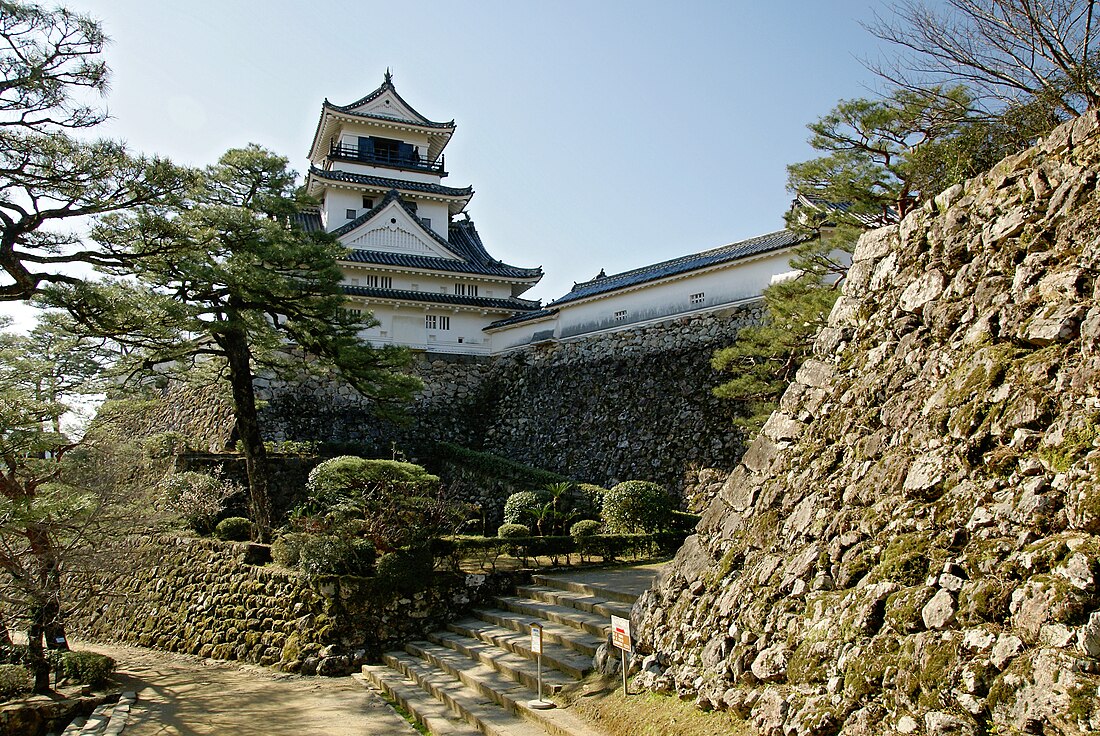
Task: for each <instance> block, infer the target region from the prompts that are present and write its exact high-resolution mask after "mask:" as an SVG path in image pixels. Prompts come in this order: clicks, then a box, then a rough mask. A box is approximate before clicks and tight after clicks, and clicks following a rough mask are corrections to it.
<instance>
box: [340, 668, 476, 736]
mask: <svg viewBox="0 0 1100 736" xmlns="http://www.w3.org/2000/svg"><path fill="white" fill-rule="evenodd" d="M352 677H353V678H354V679H355V680H357V681H358V682H360V683H362V684H364V685H368V686H370V687H373V688H377V689H378V690H381V691H382V692H383V693H385V695H386V697H387V698H389V699H390V700H392V701H394V702H396V703H397V704H398V705H400V706H401V707H402V708H404V709H405V710H406V711H408V712H409V713H410V714H411V715H412V717H413V718H415V719H416V722H417V723H419V724H420V725H422V726H424V728H426V729H428V731H430V732H431V733H432V734H433V735H434V736H481V731H479V730H478V729H477V728H475V727H474V726H471V725H470V724H469V723H467V722H466V720H465V719H464V718H463V717H462V716H460V715H459V714H457V713H455V712H453V711H451V709H450V708H448V707H447V705H445V704H444V703H442V702H440V701H438V700H436V699H435V698H434V697H432V695H431V694H430V693H428V692H426V691H424V690H422V689H421V688H420V686H419V685H417V684H416V683H415V682H413V681H412V680H410V679H408V678H407V677H405V675H404V674H403V673H401V672H398V671H397V670H394V669H391V668H389V667H386V666H385V665H364V666H363V673H362V674H353V675H352Z"/></svg>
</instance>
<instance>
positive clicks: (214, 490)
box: [157, 471, 241, 534]
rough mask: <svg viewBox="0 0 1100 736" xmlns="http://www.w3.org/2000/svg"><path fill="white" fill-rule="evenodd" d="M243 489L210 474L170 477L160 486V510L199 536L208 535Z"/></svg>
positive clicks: (158, 490)
mask: <svg viewBox="0 0 1100 736" xmlns="http://www.w3.org/2000/svg"><path fill="white" fill-rule="evenodd" d="M240 491H241V488H240V486H238V485H237V484H236V483H233V482H232V481H228V480H225V479H224V478H220V477H217V476H213V475H210V474H208V473H196V472H193V471H186V472H183V473H170V474H169V475H166V476H165V477H164V478H162V479H161V480H160V482H159V483H158V484H157V497H158V498H159V503H160V506H161V508H163V509H164V510H165V511H167V512H168V513H170V514H172V515H174V516H177V517H179V519H181V520H182V521H183V522H184V523H186V524H187V526H189V527H190V528H191V529H194V530H195V531H196V532H198V533H199V534H209V533H210V532H211V531H212V530H213V529H214V522H216V521H217V519H218V514H220V513H221V512H222V511H223V510H224V509H225V502H226V501H227V500H228V499H229V498H231V497H232V496H234V495H236V494H237V493H239V492H240Z"/></svg>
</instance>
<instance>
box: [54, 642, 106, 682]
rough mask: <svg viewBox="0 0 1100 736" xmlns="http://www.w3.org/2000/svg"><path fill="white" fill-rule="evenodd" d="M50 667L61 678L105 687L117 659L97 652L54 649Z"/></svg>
mask: <svg viewBox="0 0 1100 736" xmlns="http://www.w3.org/2000/svg"><path fill="white" fill-rule="evenodd" d="M49 656H50V667H51V668H52V669H53V671H54V674H55V676H56V677H57V678H58V679H60V680H67V681H68V682H70V683H80V684H81V685H90V686H92V687H103V686H104V685H106V684H107V681H108V680H109V679H110V677H111V674H112V673H113V672H114V671H115V660H113V659H111V658H110V657H108V656H107V655H105V654H99V653H97V652H76V651H61V650H53V651H51V652H50V655H49Z"/></svg>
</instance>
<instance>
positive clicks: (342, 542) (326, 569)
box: [298, 534, 377, 577]
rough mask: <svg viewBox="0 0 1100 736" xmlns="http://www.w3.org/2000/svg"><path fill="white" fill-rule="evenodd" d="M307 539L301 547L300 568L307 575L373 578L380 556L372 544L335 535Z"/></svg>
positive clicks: (309, 536)
mask: <svg viewBox="0 0 1100 736" xmlns="http://www.w3.org/2000/svg"><path fill="white" fill-rule="evenodd" d="M303 537H304V538H303V539H302V540H301V542H300V544H299V547H298V568H299V569H300V570H301V571H302V572H303V573H305V574H306V575H309V576H310V577H315V576H318V575H359V576H366V575H369V574H370V572H371V566H372V565H373V564H374V559H375V556H376V555H377V553H376V552H375V549H374V545H373V544H371V543H370V542H369V541H367V540H365V539H349V538H347V537H340V536H336V535H333V534H318V535H309V534H307V535H303Z"/></svg>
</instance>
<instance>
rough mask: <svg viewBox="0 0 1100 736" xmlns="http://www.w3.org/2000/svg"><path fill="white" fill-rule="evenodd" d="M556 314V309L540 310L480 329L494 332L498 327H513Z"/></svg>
mask: <svg viewBox="0 0 1100 736" xmlns="http://www.w3.org/2000/svg"><path fill="white" fill-rule="evenodd" d="M557 313H558V310H557V309H540V310H538V311H536V312H527V313H526V314H517V315H514V316H512V317H506V318H504V319H498V320H497V321H496V322H492V323H490V324H489V325H488V326H487V327H483V328H482V329H483V330H485V331H488V330H495V329H497V328H498V327H511V326H513V325H518V324H522V323H524V322H534V321H537V320H540V319H546V318H548V317H553V316H554V315H556V314H557Z"/></svg>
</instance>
